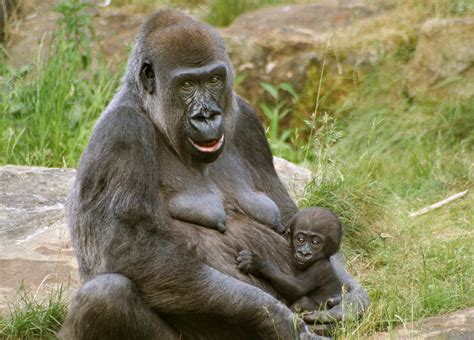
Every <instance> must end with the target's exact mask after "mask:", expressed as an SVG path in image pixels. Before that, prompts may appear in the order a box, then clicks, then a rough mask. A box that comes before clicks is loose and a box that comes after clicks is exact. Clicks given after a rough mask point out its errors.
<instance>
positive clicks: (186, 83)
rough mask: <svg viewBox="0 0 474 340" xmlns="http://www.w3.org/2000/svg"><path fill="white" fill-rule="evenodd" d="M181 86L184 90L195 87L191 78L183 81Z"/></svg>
mask: <svg viewBox="0 0 474 340" xmlns="http://www.w3.org/2000/svg"><path fill="white" fill-rule="evenodd" d="M179 87H181V88H182V89H183V90H190V89H192V88H193V83H192V82H191V81H189V80H185V81H183V82H182V83H181V84H180V85H179Z"/></svg>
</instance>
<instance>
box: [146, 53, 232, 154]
mask: <svg viewBox="0 0 474 340" xmlns="http://www.w3.org/2000/svg"><path fill="white" fill-rule="evenodd" d="M216 54H217V53H216ZM219 54H220V55H219ZM219 54H218V55H217V56H216V55H215V56H206V58H203V59H204V60H205V62H204V61H201V62H200V63H199V64H195V63H188V62H186V59H187V58H182V59H184V60H180V59H181V58H179V57H176V58H175V59H174V60H171V61H170V60H168V59H171V58H172V57H171V56H169V57H168V58H166V59H167V60H166V61H167V62H166V63H165V64H164V63H163V59H158V58H157V59H158V60H156V61H155V62H150V61H145V62H144V63H143V64H142V67H141V70H140V81H141V83H142V86H143V89H144V90H145V92H146V94H145V97H146V100H145V107H146V108H147V111H148V112H149V114H150V116H151V118H152V119H153V121H154V123H155V125H156V126H157V127H158V128H159V129H160V130H161V131H162V132H163V133H164V134H165V135H166V137H167V140H168V141H169V142H170V144H171V146H172V147H173V149H175V150H176V152H177V153H178V154H179V155H181V156H182V157H183V158H188V159H189V158H190V159H192V161H194V162H199V163H210V162H213V161H215V160H216V159H217V157H219V155H220V154H221V152H222V150H223V148H224V144H225V141H226V139H228V138H230V134H231V132H232V129H233V128H232V126H233V120H234V117H233V109H232V107H233V92H232V83H233V76H232V70H231V68H230V63H229V61H228V59H227V56H226V55H222V53H219ZM177 55H179V53H177Z"/></svg>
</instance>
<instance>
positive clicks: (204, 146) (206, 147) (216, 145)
mask: <svg viewBox="0 0 474 340" xmlns="http://www.w3.org/2000/svg"><path fill="white" fill-rule="evenodd" d="M189 141H190V142H191V144H192V145H193V146H194V147H195V148H196V149H198V150H199V151H201V152H215V151H217V150H219V149H220V148H221V146H222V144H224V135H222V136H221V138H218V139H214V140H211V141H209V142H195V141H193V140H192V139H189Z"/></svg>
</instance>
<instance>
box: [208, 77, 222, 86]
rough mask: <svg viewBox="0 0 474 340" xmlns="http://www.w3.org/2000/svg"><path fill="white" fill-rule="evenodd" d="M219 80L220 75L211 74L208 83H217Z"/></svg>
mask: <svg viewBox="0 0 474 340" xmlns="http://www.w3.org/2000/svg"><path fill="white" fill-rule="evenodd" d="M220 82H221V77H219V76H218V75H213V76H212V77H211V79H209V84H211V85H217V84H219V83H220Z"/></svg>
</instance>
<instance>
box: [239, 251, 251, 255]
mask: <svg viewBox="0 0 474 340" xmlns="http://www.w3.org/2000/svg"><path fill="white" fill-rule="evenodd" d="M239 255H240V256H250V255H252V252H251V251H249V250H242V251H241V252H239Z"/></svg>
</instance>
